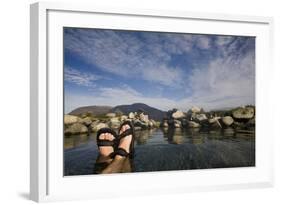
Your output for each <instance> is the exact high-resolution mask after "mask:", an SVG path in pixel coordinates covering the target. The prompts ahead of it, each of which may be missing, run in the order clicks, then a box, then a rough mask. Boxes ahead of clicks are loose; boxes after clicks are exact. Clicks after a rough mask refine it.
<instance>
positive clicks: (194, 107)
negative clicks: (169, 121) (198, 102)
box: [191, 106, 201, 113]
mask: <svg viewBox="0 0 281 205" xmlns="http://www.w3.org/2000/svg"><path fill="white" fill-rule="evenodd" d="M200 111H201V108H199V107H197V106H193V107H192V108H191V112H192V113H200Z"/></svg>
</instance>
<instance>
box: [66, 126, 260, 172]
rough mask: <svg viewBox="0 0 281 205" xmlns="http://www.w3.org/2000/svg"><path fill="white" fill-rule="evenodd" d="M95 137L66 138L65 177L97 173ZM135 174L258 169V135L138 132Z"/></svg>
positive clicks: (161, 130)
mask: <svg viewBox="0 0 281 205" xmlns="http://www.w3.org/2000/svg"><path fill="white" fill-rule="evenodd" d="M97 156H98V149H97V146H96V134H95V133H92V134H90V135H73V136H70V137H69V136H68V137H65V138H64V174H65V175H66V176H67V175H85V174H94V173H95V163H96V159H97ZM131 164H132V168H131V171H132V172H149V171H168V170H189V169H209V168H228V167H249V166H255V135H254V134H241V133H240V134H238V133H235V132H233V130H231V129H226V130H200V129H185V130H182V129H180V128H178V129H153V130H144V131H137V132H136V141H135V155H134V158H133V159H132V160H131Z"/></svg>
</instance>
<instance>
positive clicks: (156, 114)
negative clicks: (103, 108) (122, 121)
mask: <svg viewBox="0 0 281 205" xmlns="http://www.w3.org/2000/svg"><path fill="white" fill-rule="evenodd" d="M111 112H122V113H123V114H125V115H128V114H129V113H130V112H143V113H145V114H147V115H149V117H150V118H151V119H153V120H157V121H161V120H162V119H163V118H164V117H165V116H166V112H164V111H162V110H159V109H156V108H154V107H150V106H148V105H146V104H143V103H134V104H131V105H119V106H116V107H114V108H112V110H111Z"/></svg>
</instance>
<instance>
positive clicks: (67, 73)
mask: <svg viewBox="0 0 281 205" xmlns="http://www.w3.org/2000/svg"><path fill="white" fill-rule="evenodd" d="M98 79H100V76H98V75H94V74H92V73H85V72H81V71H79V70H77V69H74V68H71V67H69V66H66V67H65V70H64V80H65V81H66V82H70V83H74V84H76V85H79V86H85V87H94V81H96V80H98Z"/></svg>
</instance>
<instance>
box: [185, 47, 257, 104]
mask: <svg viewBox="0 0 281 205" xmlns="http://www.w3.org/2000/svg"><path fill="white" fill-rule="evenodd" d="M245 44H247V42H245ZM233 47H236V49H234V48H233ZM244 49H245V48H244V46H239V48H238V47H237V44H235V45H230V46H229V47H228V48H225V49H224V51H223V53H224V54H223V56H222V57H218V58H216V59H214V60H212V61H210V62H209V64H208V66H206V68H203V69H195V70H193V72H192V75H190V77H189V82H190V84H191V87H192V91H193V95H192V98H193V101H195V102H197V103H198V104H202V105H204V106H206V107H209V108H220V107H231V106H239V105H243V104H244V105H245V104H255V51H254V49H253V50H248V51H247V52H246V53H245V52H243V50H244Z"/></svg>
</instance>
